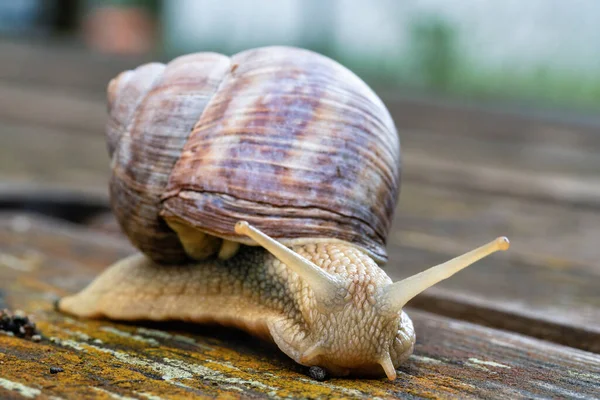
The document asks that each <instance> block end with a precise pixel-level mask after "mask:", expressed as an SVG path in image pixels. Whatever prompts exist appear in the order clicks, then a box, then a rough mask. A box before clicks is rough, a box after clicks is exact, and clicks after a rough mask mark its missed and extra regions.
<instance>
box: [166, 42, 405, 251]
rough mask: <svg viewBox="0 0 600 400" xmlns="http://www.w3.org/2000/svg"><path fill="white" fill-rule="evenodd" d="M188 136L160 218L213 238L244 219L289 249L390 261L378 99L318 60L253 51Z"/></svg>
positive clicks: (388, 181) (288, 52) (389, 189)
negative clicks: (346, 249)
mask: <svg viewBox="0 0 600 400" xmlns="http://www.w3.org/2000/svg"><path fill="white" fill-rule="evenodd" d="M231 65H232V68H231V71H230V73H228V74H227V75H226V76H225V77H224V79H223V81H222V83H221V85H220V86H219V89H218V91H217V92H215V94H214V96H213V97H212V98H211V100H210V101H209V103H208V105H207V106H206V109H205V110H204V112H203V114H202V116H201V117H200V119H199V121H198V123H197V124H196V125H195V127H194V130H193V132H192V133H191V134H190V136H189V138H188V141H187V142H186V144H185V147H184V149H183V152H182V155H181V158H180V159H179V160H178V162H177V164H176V165H175V168H174V169H173V172H172V174H171V177H170V178H169V183H168V186H167V191H166V193H165V194H164V195H163V200H164V201H163V210H162V212H161V214H162V215H163V217H165V218H166V219H168V220H170V221H177V222H183V223H186V224H189V225H191V226H194V227H196V228H197V229H200V230H202V231H204V232H208V233H209V234H211V235H215V236H218V237H222V238H226V239H231V240H237V241H240V242H242V243H247V244H251V243H252V242H250V241H248V240H247V239H245V238H241V237H239V236H236V235H235V234H234V233H233V226H234V224H235V222H236V221H238V220H240V219H244V220H247V221H248V222H250V223H251V224H253V225H255V226H257V228H259V229H261V230H263V231H264V232H265V233H266V234H268V235H269V236H272V237H275V238H278V239H279V240H281V241H282V242H284V243H286V244H292V243H302V242H311V241H315V240H336V239H337V240H342V241H345V242H349V243H352V244H354V245H356V246H358V247H360V248H362V249H363V250H366V251H367V252H368V253H369V254H370V255H371V256H372V257H373V258H374V259H375V260H376V261H378V262H380V263H384V262H385V261H386V259H387V255H386V251H385V242H386V238H387V234H388V231H389V228H390V225H391V221H392V216H393V213H394V209H395V205H396V201H397V197H398V192H399V187H400V174H399V165H400V154H399V140H398V136H397V133H396V130H395V127H394V124H393V122H392V119H391V117H390V115H389V113H388V112H387V110H386V108H385V106H384V105H383V103H382V102H381V100H380V99H379V98H378V97H377V96H376V95H375V94H374V93H373V92H372V91H371V89H370V88H369V87H368V86H367V85H366V84H365V83H364V82H363V81H362V80H360V79H359V78H358V77H357V76H356V75H354V74H353V73H352V72H350V71H349V70H347V69H346V68H344V67H342V66H341V65H339V64H338V63H336V62H334V61H333V60H331V59H329V58H326V57H324V56H321V55H318V54H316V53H313V52H310V51H307V50H300V49H295V48H288V47H267V48H260V49H254V50H249V51H246V52H243V53H239V54H236V55H234V56H233V57H232V64H231Z"/></svg>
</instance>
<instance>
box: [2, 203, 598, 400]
mask: <svg viewBox="0 0 600 400" xmlns="http://www.w3.org/2000/svg"><path fill="white" fill-rule="evenodd" d="M130 252H131V248H130V247H128V246H127V245H125V244H124V242H123V241H121V240H115V239H114V238H112V237H110V236H108V235H102V234H98V233H91V232H90V231H89V230H88V229H82V228H79V227H77V226H75V225H71V224H66V223H61V222H59V221H56V220H52V219H48V218H39V217H31V216H27V215H22V214H4V215H2V216H0V254H2V262H1V263H0V278H1V279H0V292H1V293H2V299H3V302H4V303H6V305H8V306H9V307H11V308H13V309H23V310H24V311H26V312H27V313H28V314H32V315H33V316H34V317H35V320H36V322H37V324H38V327H39V328H40V330H41V331H42V334H43V335H44V339H43V340H42V342H40V343H34V342H31V341H26V340H23V339H18V338H15V337H9V336H5V335H0V362H1V363H2V380H0V395H2V396H3V397H7V398H11V397H14V398H20V397H21V396H22V395H23V394H31V395H33V396H34V397H35V396H37V397H39V398H43V397H49V396H60V397H63V398H70V397H73V396H78V397H82V396H98V397H99V396H105V397H109V396H113V397H114V396H115V395H116V396H123V397H125V396H127V397H132V398H143V397H146V398H147V397H148V396H150V395H152V396H159V397H160V398H165V399H170V398H180V397H184V396H191V395H197V396H206V397H210V396H217V395H219V396H228V397H232V398H241V397H243V398H248V397H251V398H267V397H268V398H282V397H290V396H291V397H303V398H339V397H346V398H374V397H377V398H395V397H398V396H400V397H410V398H415V397H416V398H423V397H427V398H432V397H433V398H440V397H442V398H443V397H456V396H460V397H462V398H465V397H471V398H506V397H512V398H516V397H518V398H547V397H563V398H564V397H573V398H574V397H577V396H579V397H583V398H586V397H592V396H593V395H594V393H597V391H598V390H600V379H599V377H600V367H599V366H600V357H598V356H597V355H594V354H591V353H586V352H583V351H578V350H574V349H570V348H565V347H562V346H557V345H552V344H549V343H547V342H542V341H539V340H535V339H531V338H527V337H524V336H520V335H517V334H512V333H506V332H501V331H496V330H493V329H489V328H484V327H480V326H477V325H473V324H470V323H465V322H461V321H458V320H453V319H449V318H443V317H439V316H436V315H433V314H429V313H425V312H420V311H414V310H410V311H409V314H410V315H411V316H412V317H413V320H414V322H415V326H416V329H417V335H418V339H417V346H416V350H415V355H414V356H413V357H411V359H410V360H409V361H408V362H407V364H406V365H405V366H403V367H401V368H400V369H399V371H398V372H399V377H398V379H397V380H396V381H395V382H391V383H390V382H388V381H387V380H385V379H377V380H373V379H371V380H348V379H333V380H329V381H326V382H315V381H312V380H310V379H309V378H308V377H307V376H306V375H305V372H306V371H305V370H304V369H303V368H300V367H298V366H297V365H295V364H294V363H293V362H292V361H290V360H289V359H287V358H286V357H284V356H283V355H282V354H281V353H280V352H279V351H278V350H277V349H276V348H274V347H272V346H270V345H268V344H266V343H263V342H260V341H257V340H255V339H254V338H250V337H248V336H246V335H244V334H242V333H239V332H236V331H233V330H228V329H221V328H215V327H203V326H191V325H185V324H161V325H124V324H114V323H112V322H109V321H103V320H101V321H86V320H76V319H71V318H67V317H65V316H64V315H62V314H59V313H57V312H55V311H54V310H53V306H52V301H53V299H55V298H56V297H57V296H61V295H64V294H65V293H69V292H72V291H75V290H78V289H79V288H81V287H82V286H84V285H85V284H86V283H87V282H89V281H90V280H91V279H92V278H93V277H94V276H95V275H96V274H97V273H98V272H99V271H100V270H101V269H102V268H103V267H104V266H105V265H107V264H109V263H111V262H113V261H114V260H117V259H118V258H119V257H122V256H124V255H126V254H128V253H130ZM52 366H58V367H61V368H63V369H64V372H62V373H58V374H50V373H49V369H50V367H52ZM25 374H26V375H25ZM25 376H27V378H25Z"/></svg>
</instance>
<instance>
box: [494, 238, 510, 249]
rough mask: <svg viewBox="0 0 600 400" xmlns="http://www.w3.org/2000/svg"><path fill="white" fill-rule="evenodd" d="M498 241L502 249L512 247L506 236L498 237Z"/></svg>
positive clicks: (499, 247)
mask: <svg viewBox="0 0 600 400" xmlns="http://www.w3.org/2000/svg"><path fill="white" fill-rule="evenodd" d="M496 243H497V245H498V249H500V250H502V251H505V250H508V248H509V247H510V241H509V240H508V238H507V237H506V236H501V237H499V238H498V239H496Z"/></svg>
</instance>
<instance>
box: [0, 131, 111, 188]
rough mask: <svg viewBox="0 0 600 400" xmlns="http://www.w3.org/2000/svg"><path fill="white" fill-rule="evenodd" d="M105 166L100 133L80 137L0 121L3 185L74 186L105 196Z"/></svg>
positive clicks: (103, 148) (107, 164)
mask: <svg viewBox="0 0 600 400" xmlns="http://www.w3.org/2000/svg"><path fill="white" fill-rule="evenodd" d="M109 163H110V161H109V158H108V153H107V151H106V143H105V140H104V133H103V131H99V132H97V133H96V134H95V135H90V136H86V135H83V136H82V135H77V134H72V133H69V132H65V131H63V130H60V129H55V128H49V127H40V126H32V125H24V124H17V123H9V122H5V121H3V120H0V174H1V175H0V178H1V180H2V181H3V182H9V181H10V182H28V183H32V182H35V183H41V184H47V185H48V186H51V185H71V186H73V185H77V186H79V187H85V188H89V190H98V188H102V190H103V191H104V192H106V188H107V185H108V175H109V171H110V170H109ZM94 188H95V189H94Z"/></svg>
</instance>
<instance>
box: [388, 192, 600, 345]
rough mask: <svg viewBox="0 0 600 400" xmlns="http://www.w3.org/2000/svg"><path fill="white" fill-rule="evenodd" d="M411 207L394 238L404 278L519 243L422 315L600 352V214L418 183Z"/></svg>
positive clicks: (403, 208) (393, 251) (435, 295)
mask: <svg viewBox="0 0 600 400" xmlns="http://www.w3.org/2000/svg"><path fill="white" fill-rule="evenodd" d="M401 198H402V200H401V203H400V207H399V209H398V210H399V215H398V218H397V219H396V220H395V223H394V225H395V229H394V230H393V232H392V234H391V236H390V239H389V251H390V262H389V264H388V266H387V269H388V272H389V273H390V275H391V276H392V277H393V278H395V279H401V278H404V277H406V276H409V275H412V274H415V273H417V272H419V271H421V270H423V269H425V268H427V267H428V266H431V265H435V264H438V263H440V262H443V261H446V260H447V259H450V258H452V257H455V256H457V255H458V254H461V253H463V252H466V251H468V250H470V249H472V248H474V247H476V246H479V245H481V244H483V243H485V242H486V241H488V240H491V239H493V238H494V237H495V236H500V235H507V236H508V237H509V238H510V239H511V242H512V246H511V249H510V250H509V251H508V252H506V253H500V254H495V255H493V256H492V257H490V258H487V259H484V260H482V261H479V262H478V263H477V264H476V265H474V266H473V267H471V268H469V269H467V270H465V271H462V272H460V273H459V274H458V275H457V276H455V277H453V278H451V279H448V280H446V281H443V282H441V283H440V284H438V285H436V286H435V287H434V288H431V289H429V290H428V291H426V292H425V293H423V294H421V295H420V296H418V297H417V298H415V299H414V300H413V301H412V303H411V305H412V306H415V307H419V308H422V309H425V310H429V311H434V312H438V313H441V314H444V315H448V316H454V317H457V318H461V319H465V320H470V321H474V322H477V323H480V324H485V325H488V326H493V327H497V328H502V329H510V330H513V331H517V332H522V333H525V334H527V335H531V336H535V337H539V338H543V339H546V340H551V341H554V342H557V343H562V344H566V345H569V346H572V347H577V348H581V349H586V350H589V351H594V352H600V293H599V292H598V287H600V271H598V269H597V259H598V248H597V241H596V238H597V237H598V236H600V231H599V229H600V214H598V213H594V212H590V211H584V210H574V209H571V208H564V207H557V206H553V205H540V204H536V203H533V202H526V201H522V200H519V199H511V198H502V197H497V196H490V195H482V194H469V193H458V192H454V191H451V190H447V189H443V188H432V187H429V186H423V185H411V184H407V185H406V186H405V188H404V192H403V194H402V196H401Z"/></svg>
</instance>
